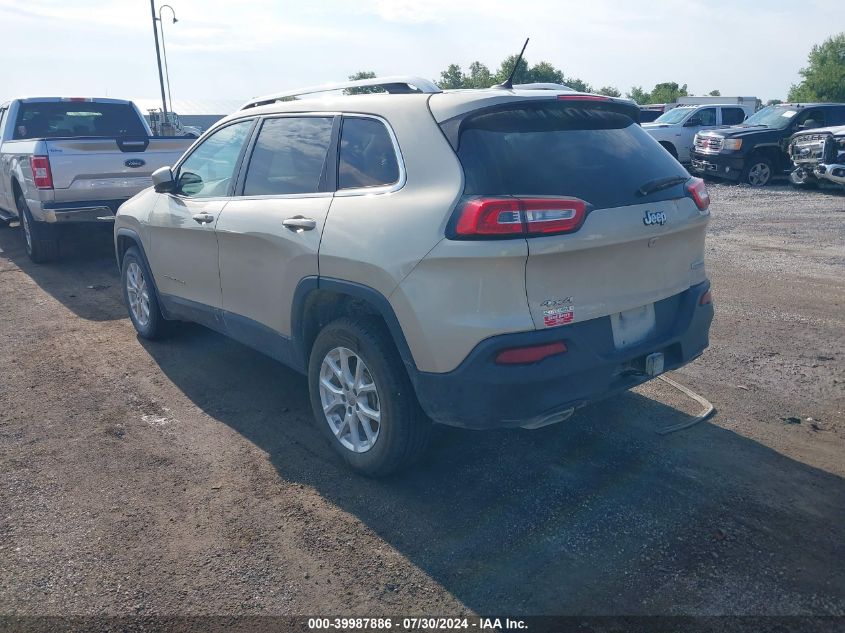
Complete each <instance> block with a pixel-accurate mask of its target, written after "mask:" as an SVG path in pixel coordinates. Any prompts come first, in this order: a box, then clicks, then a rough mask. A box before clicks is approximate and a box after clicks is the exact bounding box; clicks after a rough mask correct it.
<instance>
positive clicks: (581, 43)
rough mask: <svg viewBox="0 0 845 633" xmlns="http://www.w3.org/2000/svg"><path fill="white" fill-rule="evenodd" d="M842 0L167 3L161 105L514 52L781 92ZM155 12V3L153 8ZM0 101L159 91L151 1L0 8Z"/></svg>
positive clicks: (739, 90)
mask: <svg viewBox="0 0 845 633" xmlns="http://www.w3.org/2000/svg"><path fill="white" fill-rule="evenodd" d="M842 3H843V0H788V1H787V0H635V1H631V0H557V1H554V0H519V1H515V0H354V1H351V2H342V1H341V0H325V1H320V0H311V1H302V0H299V1H286V0H277V1H271V0H240V1H235V0H230V1H223V0H169V4H170V5H171V6H172V7H173V9H174V10H175V12H176V15H177V17H178V19H179V21H178V23H176V24H172V23H171V21H170V15H171V14H170V13H169V11H168V10H167V9H164V12H163V15H164V22H165V23H164V28H165V38H166V39H165V42H166V46H167V58H168V62H169V70H170V82H171V88H172V96H173V99H174V100H178V99H237V100H246V99H248V98H250V97H253V96H258V95H262V94H267V93H272V92H279V91H283V90H288V89H292V88H296V87H300V86H310V85H314V84H321V83H325V82H333V81H342V80H344V79H345V78H346V77H347V76H348V75H350V74H352V73H354V72H356V71H359V70H373V71H375V72H376V73H377V74H378V75H382V76H383V75H399V74H403V75H417V76H422V77H427V78H430V79H436V78H438V77H439V75H440V71H441V70H443V69H445V68H446V66H448V65H449V64H450V63H458V64H460V65H461V66H462V67H463V68H464V69H465V70H467V68H468V66H469V64H470V63H471V62H473V61H475V60H479V61H481V62H483V63H485V64H487V65H488V66H489V67H490V68H491V69H492V70H495V69H496V68H497V67H498V65H499V62H500V61H501V60H502V59H503V58H504V57H505V56H507V55H509V54H512V53H517V52H519V49H520V47H521V45H522V43H523V41H524V39H525V38H526V37H530V38H531V42H530V44H529V45H528V49H527V51H526V53H525V57H526V59H527V60H528V61H529V63H531V64H534V63H536V62H539V61H548V62H550V63H552V64H554V65H555V66H556V67H558V68H560V69H562V70H563V71H564V74H565V75H567V76H574V77H579V78H581V79H583V80H585V81H587V82H589V83H591V84H592V85H593V86H596V87H599V86H605V85H612V86H616V87H617V88H618V89H620V90H621V91H622V93H623V94H624V93H625V92H627V91H629V90H630V88H631V86H635V85H636V86H643V87H644V88H645V89H647V90H650V89H651V88H652V87H653V86H654V85H655V84H656V83H658V82H663V81H677V82H678V83H680V84H684V83H686V84H688V85H689V90H690V93H691V94H706V93H707V92H709V91H711V90H714V89H718V90H720V91H721V93H722V95H741V96H756V97H759V98H761V99H762V100H763V101H764V102H765V101H766V100H768V99H773V98H778V99H784V98H785V96H786V93H787V91H788V89H789V86H790V85H791V84H792V83H796V82H797V81H798V80H799V79H800V78H799V76H798V71H799V69H800V68H801V67H802V66H804V65H805V64H806V59H807V53H808V52H809V50H810V48H811V47H812V45H813V44H816V43H820V42H822V41H823V40H824V39H826V38H827V37H829V36H831V35H833V34H835V33H836V32H837V31H842V30H845V12H843V11H842ZM161 4H163V3H162V2H161V1H160V0H156V7H159V6H160V5H161ZM0 24H2V25H3V27H2V29H0V51H2V54H0V59H2V63H0V67H2V69H3V72H2V74H0V77H2V79H0V101H3V100H6V99H8V98H14V97H16V96H23V95H29V96H36V95H39V96H52V95H62V96H109V97H117V98H143V97H147V98H154V97H157V96H158V95H159V85H158V71H157V67H156V57H155V48H154V43H153V33H152V20H151V13H150V3H149V0H101V1H100V2H96V1H92V0H0Z"/></svg>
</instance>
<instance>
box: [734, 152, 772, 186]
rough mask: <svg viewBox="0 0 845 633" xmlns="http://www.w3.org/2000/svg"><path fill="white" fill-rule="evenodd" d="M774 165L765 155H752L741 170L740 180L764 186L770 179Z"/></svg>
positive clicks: (752, 184) (748, 183)
mask: <svg viewBox="0 0 845 633" xmlns="http://www.w3.org/2000/svg"><path fill="white" fill-rule="evenodd" d="M773 174H774V167H773V165H772V161H771V160H770V159H769V158H766V157H765V156H760V155H757V156H752V157H751V158H750V159H749V161H748V165H746V167H745V169H743V170H742V182H744V183H745V184H747V185H751V186H752V187H765V186H766V185H768V184H769V182H771V180H772V175H773Z"/></svg>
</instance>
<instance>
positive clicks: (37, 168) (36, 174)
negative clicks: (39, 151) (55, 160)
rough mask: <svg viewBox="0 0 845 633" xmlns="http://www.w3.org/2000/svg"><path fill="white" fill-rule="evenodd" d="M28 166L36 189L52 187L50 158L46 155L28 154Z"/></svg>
mask: <svg viewBox="0 0 845 633" xmlns="http://www.w3.org/2000/svg"><path fill="white" fill-rule="evenodd" d="M29 166H30V167H32V179H33V180H34V181H35V186H36V187H37V188H38V189H52V188H53V174H52V172H51V171H50V159H49V158H48V157H47V156H30V157H29Z"/></svg>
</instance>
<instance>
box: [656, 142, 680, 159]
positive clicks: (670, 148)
mask: <svg viewBox="0 0 845 633" xmlns="http://www.w3.org/2000/svg"><path fill="white" fill-rule="evenodd" d="M660 144H661V145H662V146H663V149H665V150H666V151H667V152H669V153H670V154H672V158H674V159H675V160H678V150H676V149H675V146H674V145H672V143H660Z"/></svg>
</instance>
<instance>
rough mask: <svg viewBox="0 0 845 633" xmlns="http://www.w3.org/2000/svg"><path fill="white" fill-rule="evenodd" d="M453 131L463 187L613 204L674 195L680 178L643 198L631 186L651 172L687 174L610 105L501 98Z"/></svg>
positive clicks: (467, 191) (653, 176)
mask: <svg viewBox="0 0 845 633" xmlns="http://www.w3.org/2000/svg"><path fill="white" fill-rule="evenodd" d="M447 123H448V122H447ZM459 134H460V135H459V138H458V150H457V152H458V158H459V159H460V161H461V164H462V165H463V168H464V176H465V182H466V185H465V194H466V195H483V196H491V195H494V196H500V195H513V196H574V197H576V198H581V199H582V200H585V201H586V202H588V203H590V204H592V205H593V206H594V207H596V208H605V207H618V206H623V205H630V204H640V203H642V202H644V201H645V200H648V201H649V202H653V201H656V200H666V199H671V198H677V197H680V196H681V195H683V192H684V190H683V184H678V185H676V186H673V187H671V188H669V189H664V190H662V191H659V192H655V193H653V194H651V195H649V196H648V198H642V197H640V196H639V195H638V193H637V191H638V189H639V188H640V187H641V186H643V185H644V184H645V183H647V182H650V181H652V180H655V179H658V178H665V177H670V176H687V177H688V176H689V174H688V173H687V172H686V170H685V169H684V168H683V167H682V166H681V165H680V163H678V161H676V160H675V159H674V158H672V156H671V155H670V154H669V153H668V152H666V151H665V150H664V149H663V148H662V147H661V146H660V145H659V144H658V143H657V141H655V140H654V139H653V138H652V137H651V136H650V135H649V134H648V132H646V131H645V130H643V129H642V128H641V127H640V126H639V125H637V124H636V123H634V121H633V120H632V119H631V118H630V117H628V116H627V115H625V114H623V113H620V112H617V111H612V110H610V109H600V108H592V107H583V106H572V105H571V104H565V103H555V102H552V103H545V102H544V103H542V104H536V103H535V104H519V105H509V106H501V107H498V108H495V109H492V110H486V111H482V112H480V113H478V114H475V115H470V116H469V117H468V118H466V119H465V120H464V121H463V122H462V124H461V127H460V133H459Z"/></svg>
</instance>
